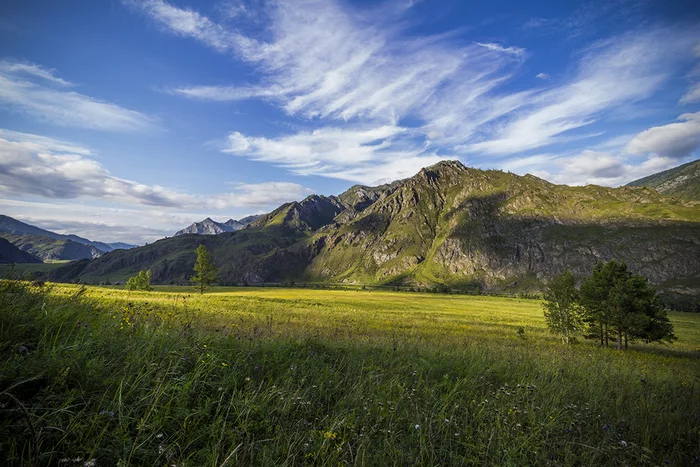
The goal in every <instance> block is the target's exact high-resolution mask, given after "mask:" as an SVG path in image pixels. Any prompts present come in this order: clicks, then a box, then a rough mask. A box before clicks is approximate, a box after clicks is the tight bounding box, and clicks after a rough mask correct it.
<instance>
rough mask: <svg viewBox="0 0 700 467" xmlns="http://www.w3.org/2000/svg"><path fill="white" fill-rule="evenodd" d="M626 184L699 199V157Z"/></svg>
mask: <svg viewBox="0 0 700 467" xmlns="http://www.w3.org/2000/svg"><path fill="white" fill-rule="evenodd" d="M627 186H647V187H649V188H653V189H655V190H656V191H658V192H659V193H663V194H665V195H669V196H675V197H678V198H685V199H690V200H695V201H700V159H698V160H696V161H693V162H688V163H686V164H683V165H679V166H678V167H673V168H672V169H668V170H664V171H663V172H659V173H655V174H652V175H649V176H648V177H644V178H640V179H639V180H635V181H633V182H630V183H628V184H627Z"/></svg>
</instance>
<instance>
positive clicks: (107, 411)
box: [100, 410, 114, 417]
mask: <svg viewBox="0 0 700 467" xmlns="http://www.w3.org/2000/svg"><path fill="white" fill-rule="evenodd" d="M100 415H108V416H109V417H114V412H112V411H111V410H101V411H100Z"/></svg>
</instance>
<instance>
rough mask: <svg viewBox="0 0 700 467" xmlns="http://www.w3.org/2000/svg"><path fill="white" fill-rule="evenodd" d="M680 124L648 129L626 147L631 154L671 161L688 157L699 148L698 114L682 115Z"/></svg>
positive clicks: (699, 121)
mask: <svg viewBox="0 0 700 467" xmlns="http://www.w3.org/2000/svg"><path fill="white" fill-rule="evenodd" d="M678 119H679V120H680V122H678V123H670V124H668V125H663V126H657V127H653V128H649V129H648V130H645V131H643V132H641V133H639V134H638V135H637V136H635V137H634V138H633V139H632V140H631V141H630V142H629V144H628V145H627V150H628V151H629V152H630V153H632V154H647V153H652V154H656V155H658V156H661V157H668V158H671V159H676V160H678V159H683V158H685V157H689V156H690V155H691V154H692V153H693V152H694V151H696V150H697V149H698V148H700V112H697V113H694V114H683V115H681V116H680V117H679V118H678Z"/></svg>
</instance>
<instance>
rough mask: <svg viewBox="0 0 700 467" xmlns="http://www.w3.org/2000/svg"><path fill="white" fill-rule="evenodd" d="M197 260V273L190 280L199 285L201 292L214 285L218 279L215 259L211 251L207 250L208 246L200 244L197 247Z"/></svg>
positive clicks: (195, 267)
mask: <svg viewBox="0 0 700 467" xmlns="http://www.w3.org/2000/svg"><path fill="white" fill-rule="evenodd" d="M196 251H197V260H196V261H195V263H194V272H195V275H194V276H192V278H191V279H190V281H192V283H193V284H195V286H196V287H197V289H198V290H199V293H200V294H203V293H204V291H205V290H206V289H207V287H209V286H210V285H212V284H213V283H214V282H216V280H217V271H216V266H214V259H213V258H212V255H211V253H209V250H207V247H205V246H204V245H202V244H200V245H199V246H198V247H197V250H196Z"/></svg>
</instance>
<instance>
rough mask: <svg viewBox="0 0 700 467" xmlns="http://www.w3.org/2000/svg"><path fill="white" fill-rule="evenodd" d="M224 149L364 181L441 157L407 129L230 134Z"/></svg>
mask: <svg viewBox="0 0 700 467" xmlns="http://www.w3.org/2000/svg"><path fill="white" fill-rule="evenodd" d="M224 152H227V153H230V154H234V155H238V156H245V157H248V158H251V159H254V160H258V161H265V162H270V163H273V164H276V165H279V166H283V167H286V168H288V169H290V170H291V171H292V172H294V173H297V174H303V175H323V176H327V177H333V178H339V179H343V180H350V181H355V182H360V183H365V184H373V183H384V182H386V181H390V180H395V179H397V178H401V177H405V176H409V175H413V174H414V173H415V172H417V171H418V170H419V169H420V168H421V167H424V166H426V165H431V164H434V163H436V162H438V161H440V160H442V159H445V158H444V157H440V156H436V155H435V154H433V153H429V152H426V151H425V148H424V147H422V146H420V145H418V144H416V143H415V142H414V141H413V140H412V139H411V134H410V131H409V130H408V129H406V128H402V127H398V126H394V125H384V126H380V127H367V128H359V127H357V128H340V127H324V128H321V129H318V130H315V131H311V132H299V133H296V134H292V135H287V136H280V137H277V138H266V137H251V136H245V135H243V134H241V133H240V132H232V133H231V134H229V137H228V142H227V148H226V149H225V150H224Z"/></svg>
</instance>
